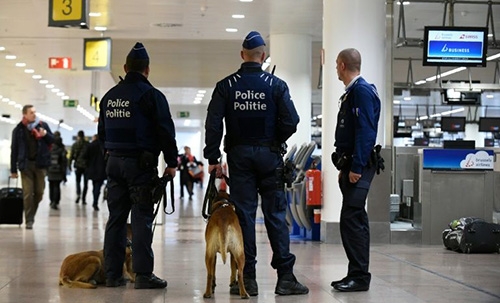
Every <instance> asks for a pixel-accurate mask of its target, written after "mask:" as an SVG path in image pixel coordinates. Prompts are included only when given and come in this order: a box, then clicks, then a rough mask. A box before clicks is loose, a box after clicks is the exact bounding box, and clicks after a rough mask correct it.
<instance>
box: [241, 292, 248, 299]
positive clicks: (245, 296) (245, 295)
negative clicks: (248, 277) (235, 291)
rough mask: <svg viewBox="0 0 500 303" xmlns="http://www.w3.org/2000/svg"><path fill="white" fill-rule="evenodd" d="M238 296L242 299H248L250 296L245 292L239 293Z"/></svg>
mask: <svg viewBox="0 0 500 303" xmlns="http://www.w3.org/2000/svg"><path fill="white" fill-rule="evenodd" d="M240 297H241V298H242V299H250V296H249V295H248V294H247V293H244V294H243V295H241V294H240Z"/></svg>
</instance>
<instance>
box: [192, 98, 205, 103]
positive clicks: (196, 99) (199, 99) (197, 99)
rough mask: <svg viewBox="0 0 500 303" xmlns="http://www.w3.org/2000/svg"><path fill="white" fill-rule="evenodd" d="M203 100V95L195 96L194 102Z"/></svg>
mask: <svg viewBox="0 0 500 303" xmlns="http://www.w3.org/2000/svg"><path fill="white" fill-rule="evenodd" d="M201 100H203V98H201V97H196V98H194V102H195V103H196V102H197V101H200V102H201Z"/></svg>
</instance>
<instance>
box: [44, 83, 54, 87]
mask: <svg viewBox="0 0 500 303" xmlns="http://www.w3.org/2000/svg"><path fill="white" fill-rule="evenodd" d="M45 87H46V88H54V84H46V85H45Z"/></svg>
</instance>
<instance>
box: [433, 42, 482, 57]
mask: <svg viewBox="0 0 500 303" xmlns="http://www.w3.org/2000/svg"><path fill="white" fill-rule="evenodd" d="M428 57H429V60H432V58H434V57H436V58H438V59H441V58H442V57H448V58H463V57H467V58H468V60H469V61H471V60H472V58H477V61H476V62H481V58H482V57H483V43H482V42H479V41H477V42H471V41H429V55H428Z"/></svg>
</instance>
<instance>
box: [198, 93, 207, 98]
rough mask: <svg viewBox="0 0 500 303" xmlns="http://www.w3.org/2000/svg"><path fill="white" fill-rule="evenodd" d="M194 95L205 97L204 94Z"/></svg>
mask: <svg viewBox="0 0 500 303" xmlns="http://www.w3.org/2000/svg"><path fill="white" fill-rule="evenodd" d="M196 97H202V98H203V97H205V94H196Z"/></svg>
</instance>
